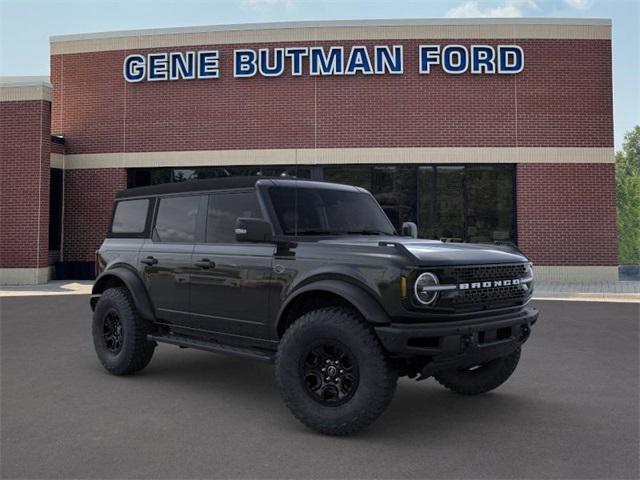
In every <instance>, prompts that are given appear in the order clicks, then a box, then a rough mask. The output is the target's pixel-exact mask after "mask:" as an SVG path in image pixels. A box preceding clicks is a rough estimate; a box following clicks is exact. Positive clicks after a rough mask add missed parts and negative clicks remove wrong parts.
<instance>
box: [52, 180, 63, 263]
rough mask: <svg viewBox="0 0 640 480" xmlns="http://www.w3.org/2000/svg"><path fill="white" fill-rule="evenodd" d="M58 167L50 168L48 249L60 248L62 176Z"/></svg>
mask: <svg viewBox="0 0 640 480" xmlns="http://www.w3.org/2000/svg"><path fill="white" fill-rule="evenodd" d="M63 175H64V172H63V170H62V169H60V168H52V169H51V179H50V187H49V250H52V251H56V250H60V244H61V239H62V176H63Z"/></svg>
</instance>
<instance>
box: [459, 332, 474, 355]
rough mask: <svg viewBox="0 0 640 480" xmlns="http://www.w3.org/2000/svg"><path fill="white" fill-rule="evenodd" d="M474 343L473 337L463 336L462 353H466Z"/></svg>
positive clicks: (461, 340)
mask: <svg viewBox="0 0 640 480" xmlns="http://www.w3.org/2000/svg"><path fill="white" fill-rule="evenodd" d="M472 341H473V337H472V336H471V335H463V336H462V338H461V339H460V353H462V352H464V351H466V350H467V349H468V348H469V347H470V346H471V342H472Z"/></svg>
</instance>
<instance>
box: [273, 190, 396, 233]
mask: <svg viewBox="0 0 640 480" xmlns="http://www.w3.org/2000/svg"><path fill="white" fill-rule="evenodd" d="M269 196H270V198H271V203H272V204H273V208H274V210H275V212H276V216H277V217H278V222H279V223H280V226H281V227H282V233H283V234H285V235H296V236H297V235H344V234H353V235H357V234H360V235H396V232H395V229H394V228H393V225H392V224H391V222H390V221H389V219H388V218H387V216H386V215H385V214H384V212H383V211H382V209H381V208H380V206H379V205H378V203H377V202H376V201H375V200H374V198H373V197H372V196H371V195H368V194H366V193H362V192H357V191H348V190H338V189H329V188H308V187H305V188H296V187H272V188H270V189H269Z"/></svg>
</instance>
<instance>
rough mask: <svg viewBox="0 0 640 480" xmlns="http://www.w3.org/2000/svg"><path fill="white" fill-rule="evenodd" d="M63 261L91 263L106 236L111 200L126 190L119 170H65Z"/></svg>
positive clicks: (124, 174) (123, 178) (125, 183)
mask: <svg viewBox="0 0 640 480" xmlns="http://www.w3.org/2000/svg"><path fill="white" fill-rule="evenodd" d="M64 184H65V198H64V235H63V243H64V244H63V250H62V258H61V259H62V260H63V261H78V260H84V261H93V260H94V258H95V251H96V249H97V248H98V247H99V246H100V244H101V243H102V240H104V237H105V235H106V233H107V228H108V224H109V220H110V218H111V208H112V206H113V199H114V198H115V194H116V192H117V191H118V190H122V189H123V188H126V187H127V172H126V170H125V169H123V168H105V169H92V170H66V171H65V177H64Z"/></svg>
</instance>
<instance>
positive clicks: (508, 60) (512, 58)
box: [498, 45, 524, 74]
mask: <svg viewBox="0 0 640 480" xmlns="http://www.w3.org/2000/svg"><path fill="white" fill-rule="evenodd" d="M522 70H524V52H523V51H522V48H520V47H519V46H517V45H498V73H511V74H513V73H520V72H521V71H522Z"/></svg>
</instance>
